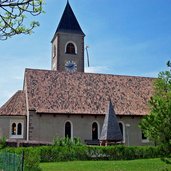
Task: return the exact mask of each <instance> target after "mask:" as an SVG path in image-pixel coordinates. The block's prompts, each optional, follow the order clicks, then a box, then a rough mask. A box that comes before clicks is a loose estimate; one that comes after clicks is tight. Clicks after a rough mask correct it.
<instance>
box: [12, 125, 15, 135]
mask: <svg viewBox="0 0 171 171" xmlns="http://www.w3.org/2000/svg"><path fill="white" fill-rule="evenodd" d="M11 132H12V135H16V123H13V124H12V130H11Z"/></svg>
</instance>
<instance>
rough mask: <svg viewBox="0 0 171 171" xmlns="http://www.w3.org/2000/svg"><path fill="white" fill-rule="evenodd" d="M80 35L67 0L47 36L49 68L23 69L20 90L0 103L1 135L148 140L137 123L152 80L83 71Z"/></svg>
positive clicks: (129, 142) (32, 138) (145, 108)
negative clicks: (50, 36) (52, 33)
mask: <svg viewBox="0 0 171 171" xmlns="http://www.w3.org/2000/svg"><path fill="white" fill-rule="evenodd" d="M84 37H85V34H84V32H83V30H82V29H81V27H80V25H79V23H78V21H77V19H76V17H75V14H74V13H73V10H72V8H71V6H70V4H69V2H67V4H66V7H65V9H64V12H63V15H62V17H61V20H60V22H59V25H58V27H57V30H56V32H55V34H54V36H53V38H52V41H51V43H52V55H51V70H42V69H25V74H24V81H23V90H18V91H17V92H16V93H15V94H14V95H13V96H12V97H11V98H10V99H9V100H8V101H7V102H6V103H5V104H4V105H3V106H2V107H1V108H0V138H2V137H6V138H7V139H8V140H16V141H28V142H29V141H37V142H52V141H53V139H54V138H55V137H60V138H62V137H63V138H64V137H69V138H71V139H73V138H74V137H79V138H80V139H81V141H82V142H83V143H90V144H91V143H92V144H93V142H94V143H98V142H99V141H104V142H106V141H113V142H117V143H123V144H125V145H147V144H149V143H150V142H149V141H148V139H147V138H146V137H144V135H143V133H142V131H141V129H140V128H139V123H140V121H141V119H142V117H143V116H145V115H147V114H148V113H149V108H148V105H147V103H148V100H149V99H150V97H151V96H152V91H153V80H154V79H153V78H147V77H137V76H121V75H110V74H96V73H85V72H84V70H85V68H84V50H85V47H84Z"/></svg>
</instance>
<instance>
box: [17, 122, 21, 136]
mask: <svg viewBox="0 0 171 171" xmlns="http://www.w3.org/2000/svg"><path fill="white" fill-rule="evenodd" d="M21 134H22V125H21V123H19V124H18V128H17V135H21Z"/></svg>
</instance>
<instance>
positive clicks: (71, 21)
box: [56, 1, 84, 35]
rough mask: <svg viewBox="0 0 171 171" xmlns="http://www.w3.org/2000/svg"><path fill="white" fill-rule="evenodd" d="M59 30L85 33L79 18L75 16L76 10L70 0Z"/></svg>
mask: <svg viewBox="0 0 171 171" xmlns="http://www.w3.org/2000/svg"><path fill="white" fill-rule="evenodd" d="M57 32H69V33H78V34H83V35H84V33H83V31H82V29H81V27H80V25H79V23H78V21H77V18H76V17H75V15H74V12H73V10H72V8H71V6H70V4H69V1H67V4H66V7H65V10H64V12H63V15H62V17H61V20H60V22H59V25H58V27H57V30H56V33H57Z"/></svg>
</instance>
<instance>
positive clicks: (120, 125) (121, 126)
mask: <svg viewBox="0 0 171 171" xmlns="http://www.w3.org/2000/svg"><path fill="white" fill-rule="evenodd" d="M119 127H120V130H121V133H122V136H123V125H122V123H121V122H119Z"/></svg>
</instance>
